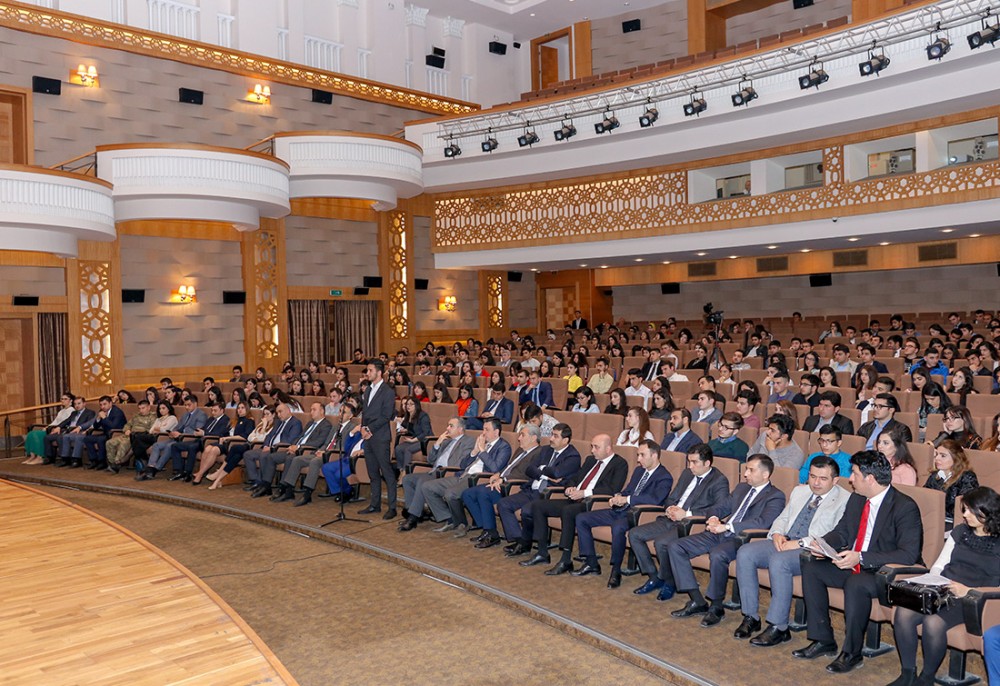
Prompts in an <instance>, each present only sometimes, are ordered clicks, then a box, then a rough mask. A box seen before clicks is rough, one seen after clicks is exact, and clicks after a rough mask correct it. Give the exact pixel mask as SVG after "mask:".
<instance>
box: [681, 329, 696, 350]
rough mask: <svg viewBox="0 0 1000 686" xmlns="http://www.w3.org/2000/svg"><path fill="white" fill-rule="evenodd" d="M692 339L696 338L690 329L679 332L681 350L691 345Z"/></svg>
mask: <svg viewBox="0 0 1000 686" xmlns="http://www.w3.org/2000/svg"><path fill="white" fill-rule="evenodd" d="M692 338H694V336H692V335H691V330H690V329H681V330H680V331H678V332H677V344H678V345H679V346H681V348H684V347H686V346H688V345H690V344H691V339H692Z"/></svg>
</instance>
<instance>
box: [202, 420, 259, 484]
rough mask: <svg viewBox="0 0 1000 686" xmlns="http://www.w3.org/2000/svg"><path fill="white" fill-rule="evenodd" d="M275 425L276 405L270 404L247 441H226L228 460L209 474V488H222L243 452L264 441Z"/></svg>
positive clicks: (248, 435)
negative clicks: (224, 480) (227, 475)
mask: <svg viewBox="0 0 1000 686" xmlns="http://www.w3.org/2000/svg"><path fill="white" fill-rule="evenodd" d="M273 427H274V406H273V405H268V406H267V407H265V408H264V410H263V412H261V415H260V421H259V422H257V426H255V427H253V430H252V431H251V432H250V433H249V434H247V436H246V442H245V443H244V442H243V441H238V440H235V439H230V440H229V441H227V442H226V461H225V462H224V463H223V465H222V466H221V467H219V468H218V469H216V470H215V471H214V472H212V473H211V474H209V475H208V478H209V480H210V481H211V482H212V485H211V486H209V488H208V490H210V491H214V490H215V489H217V488H222V480H223V479H225V478H226V474H229V473H230V472H232V471H233V470H234V469H236V467H237V466H239V464H240V462H242V461H243V454H244V453H245V452H246V451H248V450H250V448H252V447H253V446H254V445H259V444H261V443H263V442H264V439H265V438H266V437H267V434H268V433H269V432H270V431H271V429H272V428H273Z"/></svg>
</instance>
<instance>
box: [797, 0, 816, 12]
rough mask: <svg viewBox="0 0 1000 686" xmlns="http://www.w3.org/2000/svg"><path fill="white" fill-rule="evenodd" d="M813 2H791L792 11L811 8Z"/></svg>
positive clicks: (810, 0) (806, 0)
mask: <svg viewBox="0 0 1000 686" xmlns="http://www.w3.org/2000/svg"><path fill="white" fill-rule="evenodd" d="M812 4H813V0H792V9H796V10H800V9H802V8H803V7H812Z"/></svg>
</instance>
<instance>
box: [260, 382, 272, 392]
mask: <svg viewBox="0 0 1000 686" xmlns="http://www.w3.org/2000/svg"><path fill="white" fill-rule="evenodd" d="M274 388H275V386H274V382H273V381H272V380H271V379H264V385H263V386H261V389H260V393H261V395H271V394H272V393H273V392H274Z"/></svg>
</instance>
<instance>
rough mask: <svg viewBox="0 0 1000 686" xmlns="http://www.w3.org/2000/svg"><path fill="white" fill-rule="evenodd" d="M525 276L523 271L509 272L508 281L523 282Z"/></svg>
mask: <svg viewBox="0 0 1000 686" xmlns="http://www.w3.org/2000/svg"><path fill="white" fill-rule="evenodd" d="M523 277H524V274H523V273H521V272H507V283H521V279H522V278H523Z"/></svg>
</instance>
